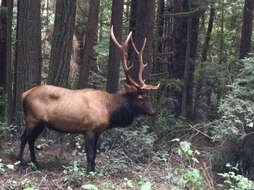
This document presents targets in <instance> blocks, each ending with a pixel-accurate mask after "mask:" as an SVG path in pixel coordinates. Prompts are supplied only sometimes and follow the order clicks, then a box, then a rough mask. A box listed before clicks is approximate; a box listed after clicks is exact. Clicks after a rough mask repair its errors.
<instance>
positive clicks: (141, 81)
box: [131, 37, 160, 90]
mask: <svg viewBox="0 0 254 190" xmlns="http://www.w3.org/2000/svg"><path fill="white" fill-rule="evenodd" d="M131 44H132V46H133V48H134V50H135V52H136V53H137V54H138V57H139V64H140V65H139V73H138V79H139V82H140V84H141V86H140V88H141V89H146V90H157V89H158V88H159V86H160V83H159V84H157V86H152V85H148V84H145V80H143V72H144V69H145V67H146V66H147V64H144V63H143V52H144V49H145V46H146V38H145V40H144V42H143V45H142V48H141V50H140V51H138V49H137V47H136V45H135V44H134V42H133V38H132V37H131Z"/></svg>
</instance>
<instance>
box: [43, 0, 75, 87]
mask: <svg viewBox="0 0 254 190" xmlns="http://www.w3.org/2000/svg"><path fill="white" fill-rule="evenodd" d="M75 15H76V0H71V1H70V0H57V1H56V11H55V25H54V32H53V37H52V45H51V55H50V63H49V76H48V84H52V85H57V86H62V87H67V85H68V77H69V71H70V60H71V51H72V39H73V34H74V28H75Z"/></svg>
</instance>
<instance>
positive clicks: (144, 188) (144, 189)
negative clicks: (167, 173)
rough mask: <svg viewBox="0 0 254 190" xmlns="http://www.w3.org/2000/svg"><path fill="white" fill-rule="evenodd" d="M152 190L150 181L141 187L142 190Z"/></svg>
mask: <svg viewBox="0 0 254 190" xmlns="http://www.w3.org/2000/svg"><path fill="white" fill-rule="evenodd" d="M151 189H152V184H151V182H149V181H148V182H146V183H144V184H142V186H141V190H151Z"/></svg>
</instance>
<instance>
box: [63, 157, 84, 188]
mask: <svg viewBox="0 0 254 190" xmlns="http://www.w3.org/2000/svg"><path fill="white" fill-rule="evenodd" d="M63 168H64V170H63V174H64V181H65V183H67V184H69V185H71V186H73V187H80V186H81V185H82V179H83V178H84V177H85V169H84V167H83V166H81V162H80V161H79V160H74V161H73V162H70V163H69V164H68V166H63Z"/></svg>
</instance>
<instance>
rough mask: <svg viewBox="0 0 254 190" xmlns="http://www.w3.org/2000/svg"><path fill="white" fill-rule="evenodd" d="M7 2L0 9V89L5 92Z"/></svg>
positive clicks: (3, 2) (3, 1) (4, 0)
mask: <svg viewBox="0 0 254 190" xmlns="http://www.w3.org/2000/svg"><path fill="white" fill-rule="evenodd" d="M6 48H7V1H6V0H2V4H1V7H0V57H1V59H0V87H2V88H4V89H5V90H6V68H7V60H6V59H7V57H6V56H7V54H6V52H7V49H6Z"/></svg>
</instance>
